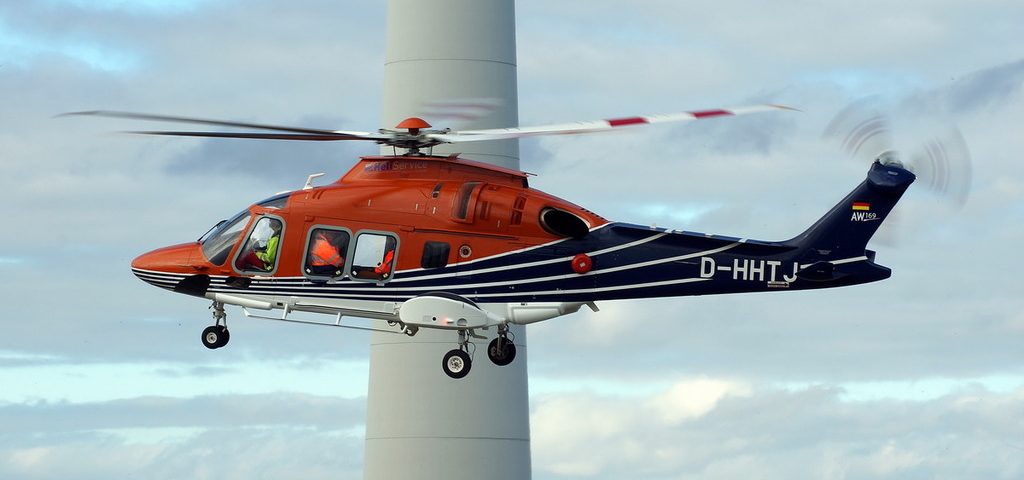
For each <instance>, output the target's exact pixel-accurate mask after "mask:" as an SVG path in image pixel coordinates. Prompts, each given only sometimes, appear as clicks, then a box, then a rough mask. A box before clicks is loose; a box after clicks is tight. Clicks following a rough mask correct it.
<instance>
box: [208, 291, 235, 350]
mask: <svg viewBox="0 0 1024 480" xmlns="http://www.w3.org/2000/svg"><path fill="white" fill-rule="evenodd" d="M210 309H211V310H213V325H211V326H209V327H206V328H205V329H204V330H203V336H202V340H203V346H204V347H206V348H209V349H210V350H213V349H217V348H220V347H223V346H224V345H227V344H228V340H230V339H231V332H229V331H228V314H227V312H225V311H224V303H222V302H213V305H210Z"/></svg>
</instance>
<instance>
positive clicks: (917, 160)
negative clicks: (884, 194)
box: [824, 98, 971, 207]
mask: <svg viewBox="0 0 1024 480" xmlns="http://www.w3.org/2000/svg"><path fill="white" fill-rule="evenodd" d="M894 118H897V117H895V116H894V115H890V114H887V113H885V112H884V111H883V109H882V107H881V105H880V102H879V101H878V100H876V99H874V98H868V99H863V100H859V101H857V102H854V103H853V104H851V105H849V106H847V107H846V108H845V109H843V110H842V111H841V112H839V114H838V115H836V117H835V118H834V119H832V121H831V122H830V123H829V125H828V127H827V128H826V129H825V132H824V137H825V138H826V139H828V140H833V141H838V142H839V144H840V146H841V148H842V149H843V151H845V152H846V153H847V154H849V155H850V156H851V157H853V158H855V159H858V160H865V161H868V162H870V161H872V160H874V159H876V158H883V161H889V162H893V161H896V162H899V163H901V164H903V165H904V166H905V167H906V168H907V169H908V170H910V171H912V172H914V174H915V175H917V177H918V182H919V183H920V184H922V185H925V186H926V187H927V188H928V189H929V190H931V191H933V192H934V193H936V194H937V195H938V196H939V197H941V198H942V199H944V200H946V201H948V202H950V203H952V204H954V205H955V206H957V207H962V206H963V205H964V204H965V203H966V202H967V198H968V196H969V194H970V189H971V154H970V151H969V150H968V148H967V143H966V142H965V141H964V137H963V135H961V134H960V130H959V129H958V128H957V127H956V126H955V125H953V124H952V123H940V122H934V123H931V124H923V123H922V122H921V121H919V120H917V121H910V122H904V123H907V125H903V124H900V123H897V122H896V121H895V120H894ZM894 125H896V126H897V127H899V126H902V127H903V128H902V129H901V128H894Z"/></svg>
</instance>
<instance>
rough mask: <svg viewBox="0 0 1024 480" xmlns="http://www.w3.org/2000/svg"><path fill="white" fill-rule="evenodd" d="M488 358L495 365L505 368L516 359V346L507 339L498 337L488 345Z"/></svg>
mask: <svg viewBox="0 0 1024 480" xmlns="http://www.w3.org/2000/svg"><path fill="white" fill-rule="evenodd" d="M487 358H490V359H491V361H492V362H494V364H495V365H497V366H499V367H504V366H505V365H508V364H510V363H512V360H515V359H516V344H515V343H514V342H513V341H512V340H509V339H508V338H506V337H498V338H495V339H494V340H491V343H490V344H488V345H487Z"/></svg>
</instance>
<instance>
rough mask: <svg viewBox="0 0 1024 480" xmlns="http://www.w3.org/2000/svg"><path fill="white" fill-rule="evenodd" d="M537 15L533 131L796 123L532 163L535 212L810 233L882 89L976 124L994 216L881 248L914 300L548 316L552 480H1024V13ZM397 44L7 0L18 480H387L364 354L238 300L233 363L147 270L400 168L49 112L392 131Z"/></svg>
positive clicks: (901, 230)
mask: <svg viewBox="0 0 1024 480" xmlns="http://www.w3.org/2000/svg"><path fill="white" fill-rule="evenodd" d="M516 6H517V42H518V81H519V99H520V105H519V117H520V122H521V123H522V124H523V125H531V124H546V123H560V122H566V121H574V120H589V119H597V118H609V117H620V116H630V115H638V114H653V113H666V112H675V111H682V110H690V109H701V108H714V107H723V106H731V105H745V104H751V103H764V102H772V103H782V104H786V105H791V106H793V107H796V108H799V109H800V110H801V112H782V113H777V114H776V113H772V114H765V115H760V116H752V117H745V118H735V119H720V120H714V121H710V120H709V121H707V122H698V123H692V124H686V125H677V126H659V127H651V128H647V129H643V130H638V131H635V132H630V133H623V134H615V135H603V136H600V135H593V136H581V137H574V138H561V137H560V138H550V139H542V140H536V139H531V140H528V141H523V143H522V144H521V165H522V168H523V169H524V170H527V171H530V172H533V173H536V174H537V176H536V177H533V178H532V179H531V182H532V185H533V186H534V187H536V188H539V189H541V190H544V191H546V192H549V193H552V194H554V195H557V196H560V197H562V198H566V199H568V200H571V201H573V202H575V203H578V204H580V205H583V206H585V207H587V208H588V209H590V210H592V211H595V212H597V213H599V214H601V215H603V216H605V217H606V218H609V219H612V220H621V221H629V222H633V223H640V224H657V225H658V226H665V227H672V228H683V229H686V230H691V231H702V232H710V233H720V234H729V235H735V236H739V237H749V238H759V239H766V240H777V239H784V238H789V237H792V236H794V235H795V234H797V233H799V232H800V231H802V230H803V229H804V228H806V227H807V226H808V225H810V224H811V223H812V222H813V221H814V220H816V219H817V218H818V217H819V216H820V215H821V214H822V213H824V212H825V211H826V210H827V209H828V208H830V207H831V206H832V205H833V204H834V203H835V202H836V201H838V200H839V199H840V198H842V197H843V196H844V195H845V194H846V193H847V192H848V191H849V190H850V189H852V188H853V186H854V185H856V184H857V183H859V182H860V181H861V180H862V179H863V175H864V173H865V172H866V171H867V168H868V163H867V161H865V160H864V159H852V158H849V157H848V156H847V155H846V154H845V153H844V152H843V151H842V149H841V148H840V146H839V145H838V142H836V141H835V139H830V138H825V137H823V135H822V132H823V131H824V130H825V128H826V126H827V125H828V124H829V122H830V121H831V120H832V119H833V118H835V116H836V115H837V114H838V113H839V112H840V111H842V110H843V109H844V108H845V107H847V106H848V105H851V104H855V103H857V102H859V101H862V100H861V99H864V98H872V99H873V100H872V101H873V102H874V104H875V105H878V106H879V108H881V109H884V110H886V111H888V112H890V113H891V115H892V117H893V119H894V130H895V125H898V126H899V127H900V132H901V135H902V136H901V138H900V140H901V141H902V142H904V143H906V144H907V145H909V146H911V147H912V146H913V145H915V144H920V139H922V138H928V135H929V134H931V133H932V132H935V131H943V129H945V128H947V127H948V126H949V125H952V124H955V125H957V126H958V128H959V131H960V132H961V133H962V136H963V139H964V141H965V143H966V144H967V146H968V147H969V150H970V153H971V157H972V162H973V166H972V169H971V172H970V182H969V183H968V185H969V186H970V196H969V198H968V199H967V201H966V202H965V203H964V204H963V205H958V204H957V203H956V202H954V201H950V200H949V199H946V198H943V197H942V196H939V195H936V194H934V193H931V192H929V191H928V190H927V189H925V188H920V187H921V186H919V185H915V186H913V187H911V190H910V191H909V192H908V193H907V195H906V197H905V199H904V200H903V201H902V202H901V203H900V205H899V206H898V207H897V211H898V217H897V218H896V219H894V221H892V222H889V223H891V225H887V226H886V228H885V230H884V231H883V232H880V234H879V235H878V238H877V240H876V241H873V242H872V244H871V245H870V248H872V249H874V250H877V251H878V255H877V258H876V261H878V262H879V263H881V264H882V265H886V266H889V267H891V268H892V269H893V276H892V278H890V279H888V280H886V281H883V282H879V283H874V284H870V285H862V286H856V287H850V288H843V289H834V290H823V291H812V292H788V293H785V294H777V295H776V294H771V295H769V294H746V295H733V296H710V297H691V298H674V299H659V300H644V301H621V302H606V303H604V304H601V305H600V306H601V311H600V312H597V313H593V312H589V311H586V312H580V313H577V314H574V315H572V316H568V317H564V318H560V319H556V320H553V321H549V322H544V323H541V324H537V325H533V326H530V327H529V328H528V330H527V334H528V337H529V349H530V355H529V356H530V358H529V366H528V368H529V378H530V421H531V445H532V458H533V462H532V464H533V478H535V479H538V480H555V479H559V480H561V479H595V480H603V479H617V478H650V479H678V478H696V479H722V478H737V477H741V478H762V479H789V478H806V477H812V478H824V479H875V478H879V479H881V478H900V479H906V478H965V479H966V478H970V479H974V478H993V479H1000V478H1006V479H1010V478H1021V477H1024V348H1022V345H1024V295H1022V294H1021V290H1022V289H1021V286H1022V282H1021V279H1020V273H1019V272H1020V269H1021V264H1022V263H1024V256H1022V254H1021V249H1020V248H1019V247H1018V246H1019V245H1020V244H1021V243H1022V242H1024V226H1022V223H1021V221H1022V220H1024V164H1022V163H1021V161H1020V158H1019V157H1020V154H1019V152H1021V151H1022V150H1024V135H1020V128H1021V127H1020V125H1024V51H1022V50H1021V49H1020V46H1021V45H1024V30H1021V28H1020V25H1024V5H1021V3H1020V2H1019V1H1010V0H1006V1H1001V0H991V1H983V2H962V1H959V2H958V1H944V0H938V1H936V0H929V1H921V0H909V1H905V2H895V3H894V2H888V1H884V2H883V1H880V0H866V1H863V2H855V3H854V2H809V1H806V0H780V1H776V2H754V1H741V0H726V1H721V2H675V1H669V0H636V1H633V2H612V1H607V0H565V1H560V2H544V1H540V0H519V1H518V2H517V4H516ZM384 20H385V4H384V2H348V1H340V0H333V1H329V0H293V1H291V2H276V1H271V0H250V1H246V2H242V1H240V0H186V1H175V2H169V1H164V0H145V1H130V0H100V1H85V0H35V1H27V2H2V3H0V91H2V92H4V95H3V108H2V110H0V187H2V191H3V192H4V193H5V194H6V195H7V198H9V199H13V200H14V203H13V205H11V204H9V207H13V208H8V210H7V212H8V213H7V215H8V216H7V220H6V222H5V223H6V225H7V226H8V229H7V230H6V231H7V232H8V234H7V235H6V236H5V239H4V241H3V248H2V249H0V299H2V300H3V304H4V313H3V314H2V315H0V478H11V479H51V478H54V479H55V478H62V479H63V478H77V479H100V478H102V479H122V478H154V479H163V478H168V479H170V478H175V479H177V478H196V479H206V478H218V479H242V478H265V479H284V478H304V479H313V480H316V479H327V478H330V479H357V478H361V477H362V468H363V467H362V462H363V436H364V427H365V423H364V422H365V412H366V405H365V401H366V382H367V375H368V371H367V369H368V361H367V355H368V351H369V347H368V344H369V336H368V335H367V334H364V333H358V332H347V331H344V332H335V331H327V332H322V331H320V330H319V329H316V328H315V327H302V326H295V325H281V324H278V323H275V322H260V321H257V320H244V319H241V314H240V312H239V311H238V310H235V309H230V308H229V315H230V316H231V318H232V319H233V321H232V323H231V327H232V337H233V340H232V343H231V345H230V346H229V347H228V348H224V349H221V350H217V351H216V352H215V353H216V354H213V352H210V351H207V350H206V349H205V348H204V347H203V346H202V345H201V344H200V342H199V333H200V332H201V330H202V328H203V327H205V326H206V325H207V324H209V322H210V316H209V315H210V313H209V311H208V310H207V306H208V305H207V304H206V302H205V301H202V300H199V299H195V298H192V297H186V296H182V295H174V294H170V293H168V292H164V291H161V290H158V289H155V288H153V287H151V286H149V285H146V284H144V283H142V282H140V281H138V280H137V279H136V278H135V277H134V276H132V275H131V272H130V270H129V268H128V265H129V263H130V261H131V259H132V258H134V257H135V256H136V255H138V254H140V253H143V252H145V251H148V250H151V249H154V248H157V247H160V246H163V245H168V244H173V243H179V242H183V241H190V240H193V239H195V238H198V237H199V236H200V235H202V234H203V232H205V231H206V230H207V229H208V228H209V227H210V226H212V225H213V224H214V223H216V222H217V221H218V220H220V219H222V218H227V217H229V216H230V215H232V214H234V213H235V212H237V211H239V210H241V209H242V208H245V207H246V206H247V205H248V204H250V203H252V202H254V201H257V200H259V199H262V198H265V197H267V196H269V195H271V194H273V193H275V192H279V191H283V190H291V189H295V188H298V187H300V186H301V185H302V184H303V182H304V181H305V179H306V176H307V175H308V174H310V173H315V172H321V171H323V172H327V174H328V177H332V176H333V177H338V176H340V175H341V174H343V173H344V172H345V171H347V169H348V168H350V167H351V165H352V164H353V162H354V160H355V158H356V157H357V156H359V155H365V154H373V153H374V150H375V147H373V146H368V145H353V144H350V143H344V142H333V143H329V144H328V143H327V142H324V143H323V144H319V143H318V144H312V145H305V144H296V143H285V142H280V143H275V142H265V141H259V142H246V141H233V140H214V139H209V140H200V139H180V138H139V137H130V136H124V135H117V134H112V133H111V132H114V131H117V130H122V129H125V128H126V127H127V128H132V127H137V125H136V126H133V125H131V124H130V123H129V124H126V123H125V122H123V121H116V120H106V119H83V118H54V116H55V115H58V114H60V113H63V112H71V111H81V110H92V109H112V110H128V111H142V112H154V113H163V114H169V115H188V116H197V117H212V118H225V119H233V120H239V121H250V122H262V123H271V124H283V125H297V126H309V127H315V128H334V129H342V130H364V131H365V130H373V129H375V128H378V127H380V125H378V123H379V119H380V105H381V92H382V89H381V83H382V79H383V61H384V45H383V39H384V32H383V28H384ZM915 142H916V143H915ZM609 172H614V174H609ZM958 181H966V180H965V179H963V176H961V177H958Z"/></svg>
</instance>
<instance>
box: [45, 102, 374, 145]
mask: <svg viewBox="0 0 1024 480" xmlns="http://www.w3.org/2000/svg"><path fill="white" fill-rule="evenodd" d="M59 116H62V117H63V116H95V117H108V118H126V119H129V120H146V121H154V122H174V123H195V124H199V125H216V126H220V127H237V128H255V129H257V130H271V131H278V132H291V133H300V134H308V135H310V136H311V137H310V138H300V137H301V135H297V136H282V137H269V136H268V137H259V136H256V135H259V134H255V133H253V134H222V133H219V132H148V131H139V132H131V133H139V134H147V135H174V136H190V137H228V138H272V139H286V140H374V141H376V140H383V139H387V138H389V137H388V136H386V135H381V134H378V133H370V132H347V131H342V130H320V129H313V128H300V127H285V126H279V125H265V124H259V123H245V122H231V121H225V120H211V119H205V118H192V117H176V116H171V115H154V114H149V113H134V112H118V111H111V110H92V111H86V112H70V113H65V114H61V115H59ZM321 137H322V138H321ZM328 137H329V138H328Z"/></svg>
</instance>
